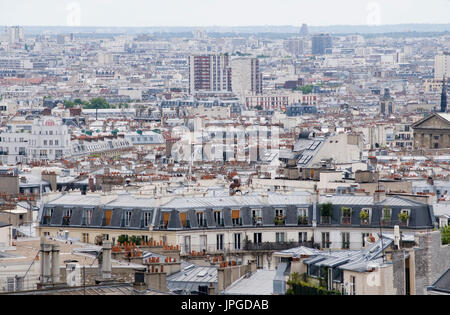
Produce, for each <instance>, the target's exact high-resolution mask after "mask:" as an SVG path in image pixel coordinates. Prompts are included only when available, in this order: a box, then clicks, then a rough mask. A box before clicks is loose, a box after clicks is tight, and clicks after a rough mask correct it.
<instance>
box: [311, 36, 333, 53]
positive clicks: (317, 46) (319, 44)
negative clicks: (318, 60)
mask: <svg viewBox="0 0 450 315" xmlns="http://www.w3.org/2000/svg"><path fill="white" fill-rule="evenodd" d="M331 47H332V40H331V36H330V35H329V34H319V35H314V36H313V37H312V54H313V55H323V54H326V53H328V51H329V49H330V48H331Z"/></svg>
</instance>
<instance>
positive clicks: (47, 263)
mask: <svg viewBox="0 0 450 315" xmlns="http://www.w3.org/2000/svg"><path fill="white" fill-rule="evenodd" d="M51 252H52V245H51V244H47V243H46V239H45V237H42V238H41V259H40V261H41V284H49V283H51V282H52V271H51V269H52V268H51V254H50V253H51Z"/></svg>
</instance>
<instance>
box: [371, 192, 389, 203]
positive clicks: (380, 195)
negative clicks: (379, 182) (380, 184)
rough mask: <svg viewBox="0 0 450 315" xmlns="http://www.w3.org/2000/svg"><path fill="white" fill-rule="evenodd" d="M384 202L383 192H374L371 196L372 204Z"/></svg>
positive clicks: (384, 195) (384, 193) (384, 194)
mask: <svg viewBox="0 0 450 315" xmlns="http://www.w3.org/2000/svg"><path fill="white" fill-rule="evenodd" d="M384 200H386V191H384V190H375V192H374V194H373V202H374V203H380V202H383V201H384Z"/></svg>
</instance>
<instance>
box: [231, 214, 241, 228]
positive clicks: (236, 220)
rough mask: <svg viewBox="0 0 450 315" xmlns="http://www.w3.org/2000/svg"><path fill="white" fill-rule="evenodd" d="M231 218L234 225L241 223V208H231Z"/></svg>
mask: <svg viewBox="0 0 450 315" xmlns="http://www.w3.org/2000/svg"><path fill="white" fill-rule="evenodd" d="M231 219H232V223H233V225H241V214H240V211H239V210H231Z"/></svg>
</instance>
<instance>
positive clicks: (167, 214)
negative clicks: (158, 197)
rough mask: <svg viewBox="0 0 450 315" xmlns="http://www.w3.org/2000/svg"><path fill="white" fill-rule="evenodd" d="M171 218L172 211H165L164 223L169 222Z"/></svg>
mask: <svg viewBox="0 0 450 315" xmlns="http://www.w3.org/2000/svg"><path fill="white" fill-rule="evenodd" d="M169 218H170V213H169V212H165V213H164V214H163V221H164V224H167V223H168V222H169Z"/></svg>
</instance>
